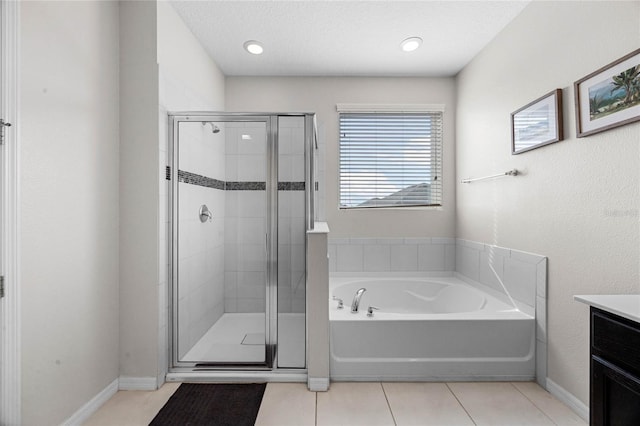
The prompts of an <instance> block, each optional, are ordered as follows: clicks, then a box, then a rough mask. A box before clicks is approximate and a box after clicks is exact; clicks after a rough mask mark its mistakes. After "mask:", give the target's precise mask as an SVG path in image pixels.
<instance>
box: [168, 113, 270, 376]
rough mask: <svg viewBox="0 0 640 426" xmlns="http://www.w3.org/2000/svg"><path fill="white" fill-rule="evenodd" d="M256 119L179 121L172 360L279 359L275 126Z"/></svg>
mask: <svg viewBox="0 0 640 426" xmlns="http://www.w3.org/2000/svg"><path fill="white" fill-rule="evenodd" d="M251 120H252V121H248V119H247V118H241V117H223V116H185V117H181V118H179V119H174V120H173V124H174V129H173V134H174V139H175V142H174V151H173V156H174V158H173V165H174V167H173V169H174V171H175V170H177V179H174V180H173V181H172V185H173V197H174V200H173V203H172V204H173V206H174V207H173V208H174V212H173V223H174V227H173V228H174V230H173V232H174V235H173V238H174V241H177V244H174V249H173V250H174V253H172V257H173V265H174V267H173V275H174V284H173V295H172V296H173V301H172V303H173V309H174V316H173V320H174V324H173V327H174V333H173V336H174V337H173V338H174V351H173V359H174V362H173V364H174V366H186V367H193V366H207V365H213V366H215V365H245V364H246V365H265V366H269V365H270V363H271V362H272V360H271V358H272V355H271V353H270V351H272V345H270V344H268V343H269V342H270V340H269V339H270V334H271V333H270V329H269V321H268V316H269V314H270V312H269V308H268V306H269V303H268V301H269V295H270V288H269V285H268V283H269V282H270V273H271V270H272V267H271V266H270V265H271V264H272V263H273V261H272V259H270V256H269V250H268V245H269V243H270V241H271V238H270V235H271V232H272V231H271V228H272V226H271V224H270V223H271V221H272V214H271V213H270V211H269V208H268V206H269V203H270V197H269V190H270V187H271V185H270V184H269V181H270V179H269V175H270V173H271V169H272V167H271V165H270V159H269V152H270V149H269V147H268V145H269V143H268V142H269V140H268V139H269V131H268V130H269V126H270V124H269V118H268V117H251ZM173 175H174V177H175V175H176V173H175V172H174V173H173ZM176 225H177V226H176Z"/></svg>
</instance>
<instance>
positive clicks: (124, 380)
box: [118, 376, 158, 391]
mask: <svg viewBox="0 0 640 426" xmlns="http://www.w3.org/2000/svg"><path fill="white" fill-rule="evenodd" d="M118 389H120V390H143V391H154V390H156V389H158V378H157V377H122V376H121V377H120V379H119V386H118Z"/></svg>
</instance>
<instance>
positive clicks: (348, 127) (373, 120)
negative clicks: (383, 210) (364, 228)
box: [339, 106, 443, 208]
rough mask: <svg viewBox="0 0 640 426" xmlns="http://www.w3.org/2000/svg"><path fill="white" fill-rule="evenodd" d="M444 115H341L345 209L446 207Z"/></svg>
mask: <svg viewBox="0 0 640 426" xmlns="http://www.w3.org/2000/svg"><path fill="white" fill-rule="evenodd" d="M339 110H340V106H339ZM442 115H443V112H442V110H439V111H431V112H341V113H340V207H341V208H354V207H358V208H375V207H411V206H440V205H442Z"/></svg>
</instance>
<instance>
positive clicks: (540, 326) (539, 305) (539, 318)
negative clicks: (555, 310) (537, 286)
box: [536, 296, 547, 342]
mask: <svg viewBox="0 0 640 426" xmlns="http://www.w3.org/2000/svg"><path fill="white" fill-rule="evenodd" d="M536 339H537V340H538V341H540V342H546V341H547V299H545V298H543V297H540V296H537V297H536Z"/></svg>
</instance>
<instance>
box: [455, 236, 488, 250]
mask: <svg viewBox="0 0 640 426" xmlns="http://www.w3.org/2000/svg"><path fill="white" fill-rule="evenodd" d="M456 242H457V244H458V245H461V246H463V247H468V248H470V249H474V250H478V251H482V250H484V243H478V242H476V241H469V240H462V239H459V238H458V239H456Z"/></svg>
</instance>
